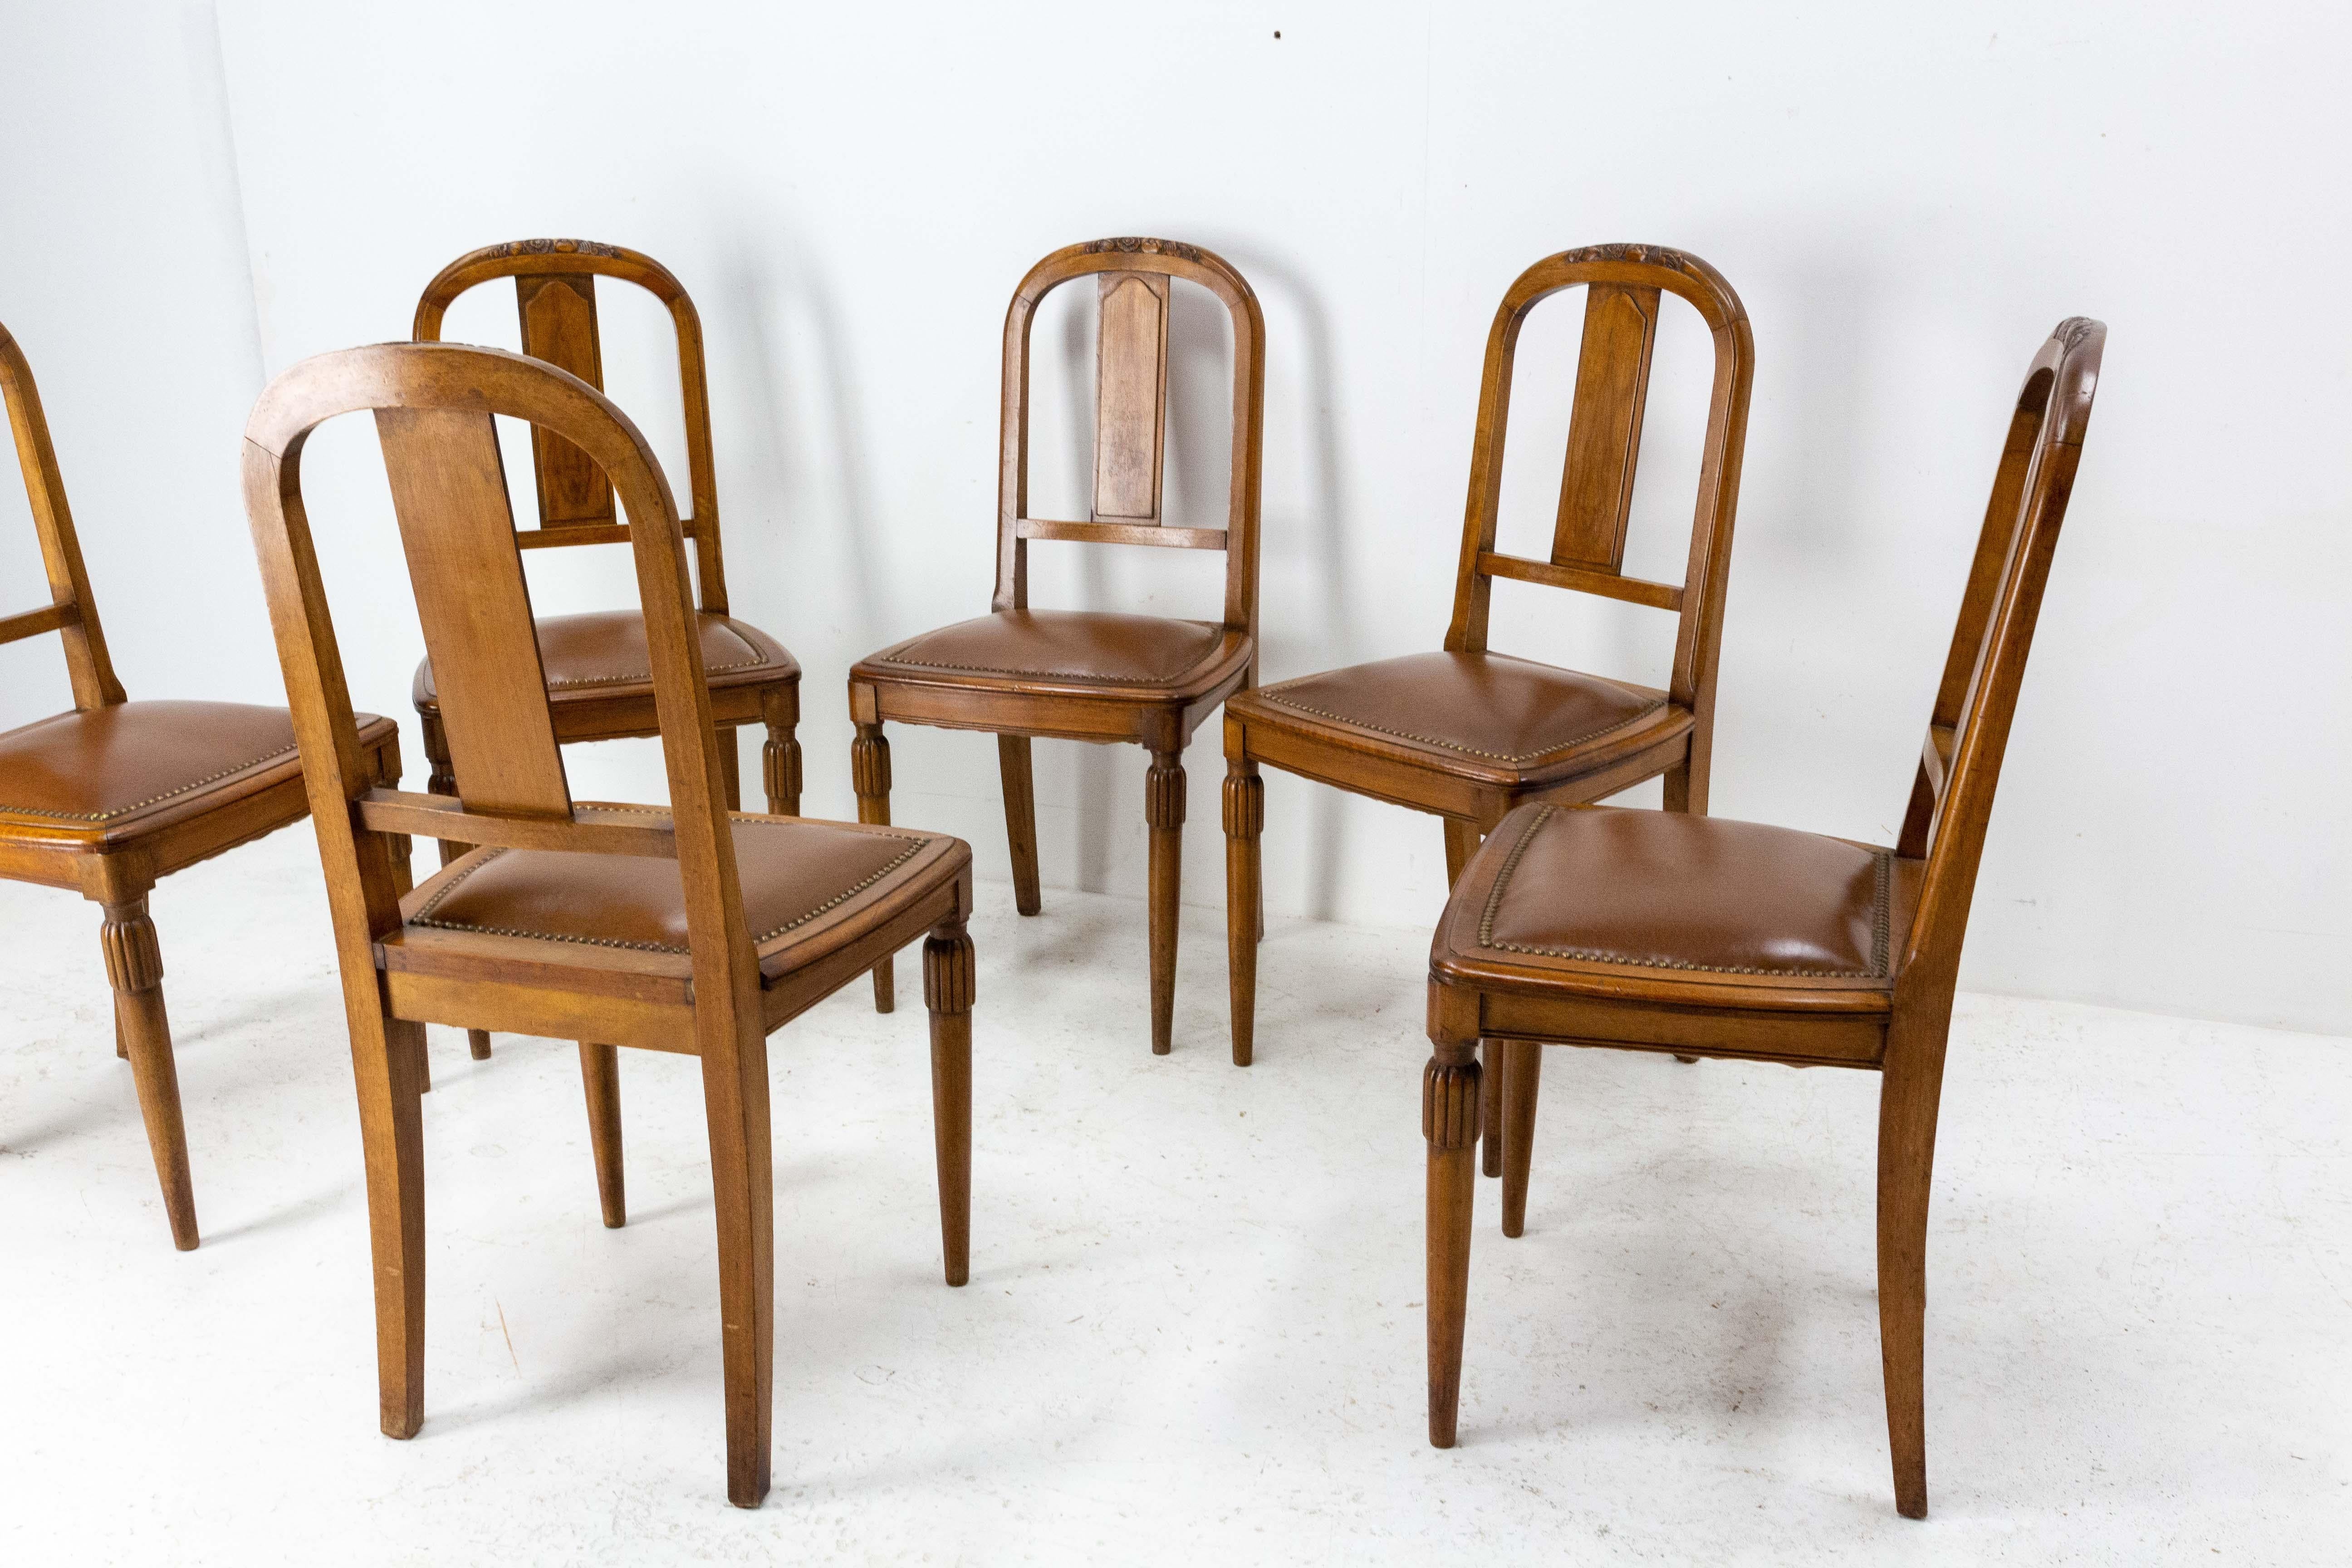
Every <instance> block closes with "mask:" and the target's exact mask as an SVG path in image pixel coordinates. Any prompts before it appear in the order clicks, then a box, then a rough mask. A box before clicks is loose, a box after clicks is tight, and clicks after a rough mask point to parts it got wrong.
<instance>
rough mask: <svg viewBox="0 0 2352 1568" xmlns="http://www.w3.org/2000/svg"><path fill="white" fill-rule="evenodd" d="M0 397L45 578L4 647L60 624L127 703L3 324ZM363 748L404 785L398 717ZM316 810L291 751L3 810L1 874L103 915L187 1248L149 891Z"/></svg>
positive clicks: (129, 1055) (83, 685) (145, 1104)
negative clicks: (259, 763)
mask: <svg viewBox="0 0 2352 1568" xmlns="http://www.w3.org/2000/svg"><path fill="white" fill-rule="evenodd" d="M0 395H5V400H6V403H7V405H8V426H9V429H10V431H11V433H12V434H13V435H14V436H15V437H16V460H17V463H18V465H19V467H20V468H21V470H22V473H23V476H24V480H25V493H26V499H27V500H29V501H30V502H31V503H32V512H33V527H34V531H36V533H37V535H38V536H39V539H40V542H41V561H42V563H43V565H44V566H45V567H46V569H47V577H48V584H49V603H48V605H47V606H46V607H44V608H41V609H37V610H29V611H26V612H25V613H23V614H21V615H15V616H6V617H5V618H0V644H5V643H13V642H21V641H23V640H24V639H26V638H27V637H39V636H41V635H43V634H44V633H47V632H56V633H57V634H58V638H59V640H60V641H61V642H62V643H63V644H64V645H65V656H66V674H67V677H68V680H69V681H70V682H71V685H72V689H73V696H74V708H75V710H76V711H79V712H85V713H87V712H91V711H93V710H99V709H104V708H112V707H118V706H121V705H123V704H124V703H125V702H126V701H127V700H128V699H127V698H126V697H125V695H124V693H123V689H122V683H121V681H120V680H118V679H115V674H114V664H113V661H112V660H111V659H110V658H108V657H107V651H106V633H105V630H104V628H103V627H101V626H100V623H99V616H98V602H97V600H96V599H95V598H93V597H92V596H91V594H90V587H89V573H88V572H87V571H86V570H85V569H84V567H83V565H82V558H81V542H80V540H79V537H78V536H77V535H76V533H75V531H74V521H73V511H72V509H71V508H69V507H68V505H67V504H66V487H65V476H64V475H63V473H62V472H61V471H60V470H59V468H58V457H57V450H56V448H55V447H53V446H52V445H51V443H50V440H49V425H48V419H47V416H46V415H45V414H44V413H43V411H42V408H41V395H40V389H39V388H38V387H37V386H36V385H35V384H34V382H33V370H32V366H31V365H30V364H29V363H26V359H25V354H24V351H23V350H22V349H20V348H18V347H17V346H16V339H15V337H13V336H12V335H10V333H9V331H8V330H7V328H5V326H0ZM354 746H355V748H356V751H355V764H354V765H355V766H356V767H357V768H358V769H359V770H360V771H361V772H362V773H364V774H365V775H366V776H367V777H368V778H370V779H372V780H373V781H375V782H377V783H379V784H398V783H399V782H400V731H399V728H398V727H397V726H396V725H394V723H393V722H392V721H390V720H388V719H374V718H371V719H370V720H369V721H368V725H367V727H366V729H365V730H364V731H358V732H357V733H356V734H355V736H354ZM309 812H310V805H309V802H308V801H307V800H306V799H305V798H304V795H303V793H302V776H301V763H300V760H299V757H298V756H296V755H294V754H293V753H291V752H289V754H288V755H287V756H286V757H285V758H284V759H283V761H282V762H279V763H274V764H273V765H271V766H268V767H265V768H259V769H251V770H245V771H241V772H240V773H237V774H236V775H235V776H233V777H231V778H228V779H225V780H222V781H219V782H218V783H216V784H210V785H205V786H202V787H197V788H192V789H189V790H187V791H185V792H184V793H183V794H182V795H181V796H180V797H179V798H178V800H177V801H176V802H175V804H174V805H172V806H171V807H170V808H168V809H166V810H164V811H162V812H156V813H147V814H142V815H141V816H139V817H138V819H137V820H136V821H135V822H131V823H126V824H121V825H110V824H108V823H105V822H88V821H82V822H76V821H69V820H62V819H59V818H57V817H51V816H43V815H40V814H17V813H13V812H10V811H8V810H7V809H6V808H5V806H0V877H5V878H7V879H9V880H11V881H18V882H37V883H39V884H40V885H42V886H44V887H50V888H64V889H70V890H72V891H75V892H79V893H80V894H81V895H82V896H83V897H84V898H86V899H89V900H90V901H92V902H93V903H96V904H98V905H99V906H100V908H101V909H103V910H104V911H105V919H104V921H103V923H102V924H101V926H100V943H101V945H102V946H103V949H104V951H105V954H106V976H107V980H108V982H109V983H110V984H111V985H112V987H113V990H114V1049H115V1054H116V1055H117V1056H119V1057H122V1058H126V1059H127V1060H128V1061H129V1062H130V1064H131V1081H132V1083H133V1085H134V1086H135V1088H136V1089H137V1091H138V1095H139V1110H140V1115H141V1117H142V1120H143V1121H145V1123H146V1126H147V1142H148V1148H149V1150H150V1152H152V1154H153V1156H154V1160H155V1175H156V1179H157V1181H158V1182H159V1183H160V1184H162V1187H163V1213H164V1216H165V1218H166V1219H167V1220H168V1221H169V1222H170V1225H171V1227H172V1243H173V1246H175V1247H179V1248H180V1249H181V1250H182V1251H187V1250H189V1249H191V1248H193V1247H195V1246H196V1244H197V1241H198V1239H199V1237H198V1232H197V1228H196V1203H195V1189H194V1185H193V1184H192V1182H191V1180H190V1177H189V1173H188V1139H187V1130H186V1125H185V1122H184V1119H183V1118H182V1115H181V1110H180V1082H179V1072H178V1068H177V1067H176V1065H175V1064H174V1062H173V1055H172V1028H171V1023H170V1020H169V1018H168V1017H167V1016H166V1015H165V1012H164V1008H163V948H162V946H161V944H160V942H158V940H157V937H156V933H155V923H154V921H152V920H151V919H150V918H149V916H148V912H147V895H148V893H149V891H150V890H151V889H153V887H154V886H155V884H156V883H157V882H158V881H161V880H162V879H163V878H165V877H168V876H170V875H171V874H172V873H173V872H174V871H179V870H184V869H185V868H188V867H190V866H193V865H195V864H196V863H197V862H198V861H200V860H208V859H210V858H213V857H214V856H215V855H219V854H222V853H224V852H226V851H227V850H230V849H234V848H236V847H237V846H238V845H240V844H246V843H249V842H251V841H252V840H254V839H256V838H259V837H264V836H265V835H268V834H271V833H275V832H276V831H277V830H278V829H279V828H281V827H284V826H289V824H292V823H296V822H299V821H301V820H302V818H303V817H304V816H307V815H308V814H309ZM387 854H388V856H389V871H388V874H389V875H391V876H392V877H393V878H394V879H395V880H396V881H398V882H400V884H401V885H402V886H403V887H405V886H406V881H407V876H408V841H407V840H406V839H405V838H402V839H400V840H399V841H398V842H397V843H396V844H394V845H392V846H390V847H388V849H387Z"/></svg>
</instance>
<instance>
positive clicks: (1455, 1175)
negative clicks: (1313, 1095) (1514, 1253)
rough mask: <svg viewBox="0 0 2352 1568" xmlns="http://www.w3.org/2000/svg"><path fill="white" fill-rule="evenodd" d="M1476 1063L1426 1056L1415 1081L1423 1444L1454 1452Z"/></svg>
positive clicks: (1473, 1176)
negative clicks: (1422, 1223) (1424, 1243)
mask: <svg viewBox="0 0 2352 1568" xmlns="http://www.w3.org/2000/svg"><path fill="white" fill-rule="evenodd" d="M1480 1076H1481V1075H1480V1071H1479V1067H1478V1063H1477V1061H1476V1060H1475V1058H1472V1059H1468V1060H1465V1061H1460V1062H1448V1061H1446V1060H1444V1058H1442V1057H1432V1058H1430V1061H1429V1066H1428V1067H1427V1068H1425V1069H1424V1070H1423V1073H1422V1079H1421V1135H1422V1136H1423V1138H1424V1139H1426V1140H1427V1141H1428V1143H1429V1196H1428V1208H1427V1215H1426V1224H1427V1229H1428V1242H1429V1276H1428V1291H1427V1300H1428V1302H1429V1305H1428V1309H1427V1310H1428V1314H1429V1442H1430V1446H1431V1447H1435V1448H1451V1447H1454V1425H1455V1419H1456V1416H1457V1415H1458V1414H1459V1412H1460V1408H1461V1404H1462V1327H1463V1322H1464V1320H1465V1317H1466V1316H1467V1315H1468V1310H1469V1304H1470V1222H1471V1218H1472V1213H1473V1210H1474V1209H1475V1205H1476V1199H1477V1195H1478V1172H1477V1167H1476V1163H1475V1155H1474V1151H1475V1148H1476V1146H1477V1142H1478V1103H1479V1091H1478V1079H1479V1077H1480Z"/></svg>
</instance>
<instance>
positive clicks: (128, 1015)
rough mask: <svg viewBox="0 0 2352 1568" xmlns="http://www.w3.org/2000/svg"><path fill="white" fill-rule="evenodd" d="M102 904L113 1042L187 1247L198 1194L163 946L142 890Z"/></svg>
mask: <svg viewBox="0 0 2352 1568" xmlns="http://www.w3.org/2000/svg"><path fill="white" fill-rule="evenodd" d="M103 907H104V909H105V911H106V918H105V922H104V924H102V925H101V926H100V928H99V940H100V942H101V943H102V944H103V945H104V947H105V949H106V978H107V981H108V983H109V984H111V985H112V986H113V987H114V1027H115V1044H116V1047H117V1048H118V1049H120V1050H121V1051H122V1052H123V1053H124V1054H125V1055H126V1056H128V1057H129V1058H130V1059H131V1082H132V1083H133V1084H135V1085H136V1086H137V1087H138V1090H139V1114H140V1116H141V1117H142V1119H143V1120H144V1121H146V1123H147V1147H148V1149H149V1151H150V1152H152V1153H153V1155H154V1156H155V1179H156V1181H157V1182H158V1183H159V1184H161V1185H162V1187H163V1215H164V1217H165V1218H166V1219H168V1220H169V1221H171V1225H172V1245H173V1247H178V1248H179V1249H180V1250H181V1251H183V1252H188V1251H192V1250H194V1247H195V1245H196V1240H197V1237H196V1194H195V1187H194V1184H193V1183H191V1182H190V1180H189V1179H188V1132H187V1127H186V1124H185V1123H184V1121H182V1119H181V1115H180V1076H179V1071H178V1069H177V1068H175V1067H174V1066H173V1061H172V1026H171V1023H170V1021H169V1020H168V1019H167V1018H166V1017H165V1016H164V1013H163V948H162V946H161V945H160V944H159V943H158V942H156V940H155V922H154V921H152V920H150V919H148V918H147V897H146V895H145V894H143V893H142V894H141V895H140V896H139V897H138V898H136V899H133V900H131V901H129V902H127V903H120V904H107V905H105V906H103Z"/></svg>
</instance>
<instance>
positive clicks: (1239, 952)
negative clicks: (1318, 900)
mask: <svg viewBox="0 0 2352 1568" xmlns="http://www.w3.org/2000/svg"><path fill="white" fill-rule="evenodd" d="M1224 806H1225V812H1224V816H1225V978H1226V985H1227V989H1228V990H1229V991H1230V992H1231V993H1232V1005H1233V1031H1234V1066H1235V1067H1242V1068H1245V1067H1247V1066H1249V1065H1250V1062H1251V1060H1252V1058H1253V1057H1254V1055H1255V1051H1256V1043H1257V944H1258V942H1259V941H1260V939H1261V938H1263V937H1264V935H1265V918H1264V914H1263V910H1264V909H1265V901H1264V900H1265V889H1264V886H1263V884H1264V881H1265V867H1264V865H1263V863H1262V861H1261V858H1260V855H1259V843H1260V840H1261V837H1262V836H1263V835H1264V834H1265V780H1264V779H1262V778H1260V777H1259V776H1258V772H1257V764H1256V763H1251V762H1233V763H1227V764H1226V767H1225V796H1224Z"/></svg>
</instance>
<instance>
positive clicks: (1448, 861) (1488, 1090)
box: [1440, 816, 1506, 1176]
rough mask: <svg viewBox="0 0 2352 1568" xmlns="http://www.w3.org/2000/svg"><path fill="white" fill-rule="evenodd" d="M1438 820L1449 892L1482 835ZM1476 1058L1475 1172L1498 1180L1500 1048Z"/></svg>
mask: <svg viewBox="0 0 2352 1568" xmlns="http://www.w3.org/2000/svg"><path fill="white" fill-rule="evenodd" d="M1440 820H1441V821H1443V822H1444V824H1445V885H1446V886H1447V887H1448V888H1451V887H1453V886H1454V883H1456V882H1459V881H1460V880H1462V873H1463V871H1464V870H1465V868H1467V867H1468V866H1469V864H1470V858H1471V857H1472V856H1474V855H1475V854H1477V853H1478V846H1479V845H1480V844H1481V843H1483V842H1484V841H1485V839H1486V835H1485V834H1484V833H1482V832H1481V831H1479V827H1478V825H1477V824H1476V823H1475V822H1467V821H1465V820H1463V819H1462V818H1460V817H1455V816H1448V817H1443V818H1441V819H1440ZM1480 1054H1481V1055H1482V1056H1483V1057H1484V1058H1486V1072H1485V1074H1484V1075H1483V1077H1482V1079H1481V1080H1480V1081H1482V1082H1483V1083H1484V1084H1485V1085H1486V1087H1485V1089H1483V1090H1481V1092H1482V1093H1484V1094H1485V1095H1486V1100H1485V1103H1483V1104H1482V1105H1480V1107H1479V1108H1478V1121H1479V1124H1480V1125H1481V1126H1483V1127H1484V1128H1485V1129H1486V1134H1485V1138H1484V1144H1483V1151H1482V1152H1481V1155H1480V1158H1479V1163H1478V1168H1479V1169H1480V1170H1481V1171H1484V1172H1485V1173H1486V1174H1487V1175H1489V1176H1499V1175H1501V1174H1502V1173H1503V1143H1504V1141H1505V1137H1506V1134H1505V1132H1504V1131H1503V1121H1504V1117H1503V1077H1504V1074H1503V1047H1502V1046H1501V1045H1500V1044H1499V1043H1496V1044H1490V1045H1487V1046H1486V1047H1483V1049H1482V1051H1481V1053H1480Z"/></svg>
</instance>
